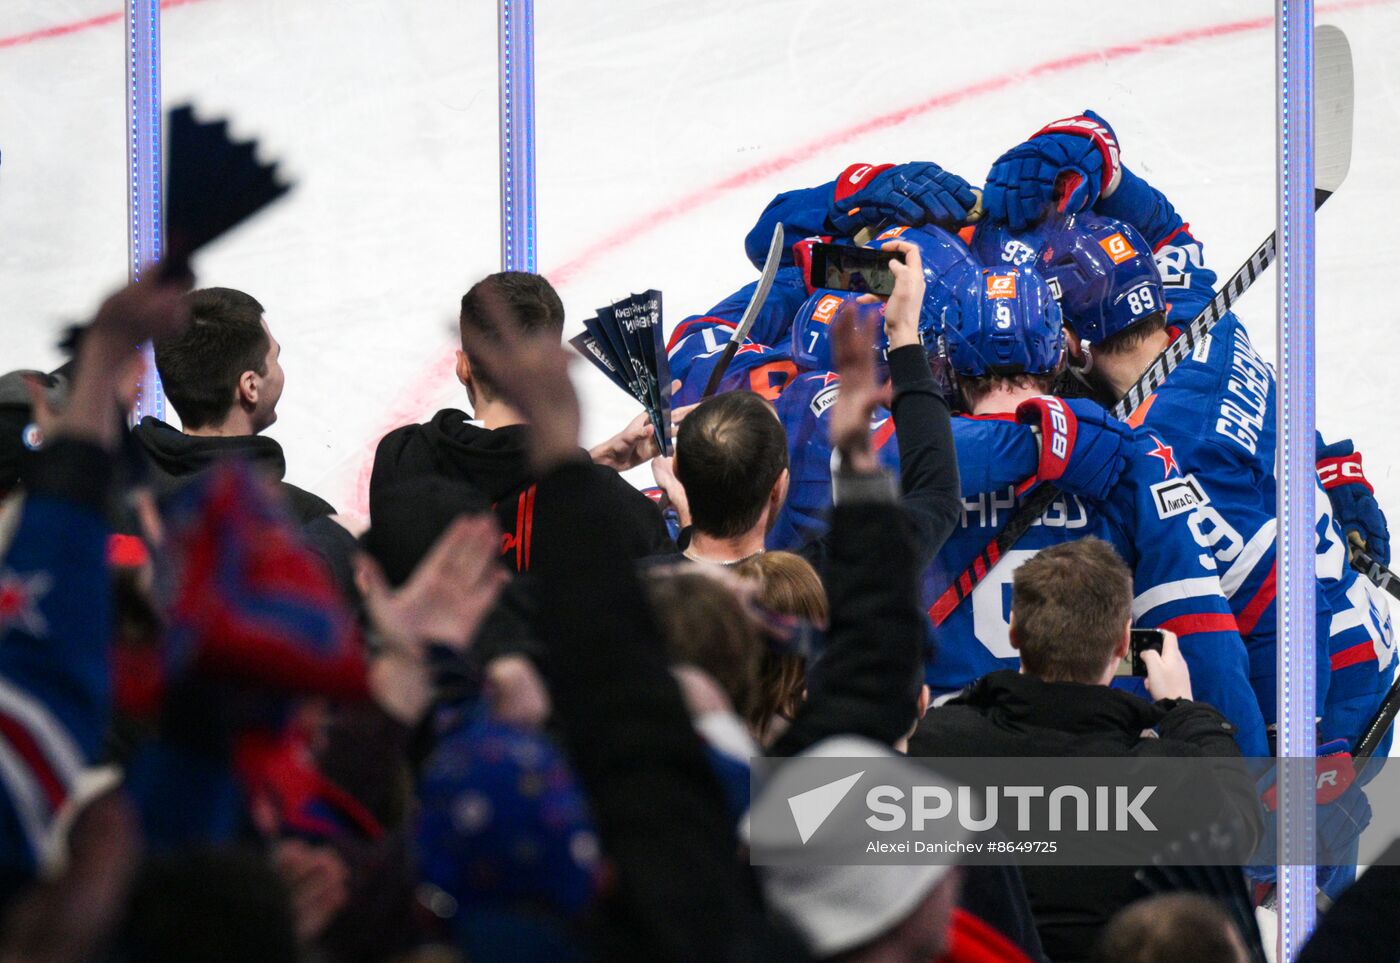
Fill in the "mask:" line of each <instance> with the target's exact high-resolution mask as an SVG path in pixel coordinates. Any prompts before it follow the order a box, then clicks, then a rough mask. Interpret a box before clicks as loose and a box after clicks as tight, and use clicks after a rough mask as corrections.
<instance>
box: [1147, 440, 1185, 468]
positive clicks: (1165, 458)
mask: <svg viewBox="0 0 1400 963" xmlns="http://www.w3.org/2000/svg"><path fill="white" fill-rule="evenodd" d="M1152 440H1153V441H1155V442H1156V443H1157V447H1156V448H1154V449H1152V450H1151V451H1149V452H1148V454H1149V455H1151V456H1152V457H1153V458H1160V459H1162V477H1163V478H1170V477H1172V472H1174V471H1176V470H1177V468H1178V467H1179V466H1178V465H1177V463H1176V453H1175V452H1173V451H1172V446H1171V445H1167V444H1164V443H1163V442H1162V439H1160V438H1158V437H1157V436H1156V435H1153V436H1152Z"/></svg>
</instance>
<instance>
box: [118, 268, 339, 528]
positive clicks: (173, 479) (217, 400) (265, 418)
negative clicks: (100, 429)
mask: <svg viewBox="0 0 1400 963" xmlns="http://www.w3.org/2000/svg"><path fill="white" fill-rule="evenodd" d="M187 303H188V305H189V311H190V325H189V327H188V328H186V329H185V330H184V331H183V332H182V333H181V334H179V335H178V336H176V337H173V338H165V339H162V340H161V341H158V342H157V343H156V350H155V354H156V369H157V370H158V371H159V372H160V380H161V387H162V388H163V389H164V391H165V396H166V398H167V399H168V400H169V401H170V407H172V408H174V409H175V413H176V414H177V415H179V416H180V424H181V430H176V429H175V428H174V427H172V426H171V425H168V424H166V423H165V422H163V421H160V420H159V419H156V418H153V417H151V416H150V415H147V416H146V417H144V418H142V419H141V423H140V424H139V425H137V426H136V427H135V428H134V429H132V433H133V434H134V435H135V437H136V440H137V441H139V442H140V443H141V447H142V448H143V449H144V450H145V452H146V454H147V456H149V458H150V462H151V465H152V467H153V469H154V471H155V473H156V475H157V476H158V478H159V479H160V481H161V483H162V484H161V487H162V488H163V489H165V490H169V489H170V488H173V487H175V485H177V484H178V483H179V482H181V481H184V480H187V479H189V478H190V477H192V476H193V475H196V474H198V473H200V472H203V471H205V470H206V469H208V468H209V467H210V466H212V465H213V464H214V463H215V462H216V461H218V460H220V459H222V458H227V457H230V456H236V457H240V458H243V459H245V460H247V461H249V462H250V463H252V464H254V465H256V466H257V467H258V468H259V469H261V470H262V471H264V472H266V473H267V474H268V475H270V476H271V477H273V478H274V479H276V480H277V481H278V482H280V484H279V485H278V487H279V489H281V491H282V494H283V495H284V496H285V497H286V500H287V505H288V507H290V508H291V510H292V515H293V517H295V518H296V519H297V520H298V521H299V522H302V523H303V524H305V523H307V522H310V521H312V520H313V519H316V518H322V517H325V516H327V515H334V514H335V509H334V508H332V507H331V505H330V504H329V503H328V502H326V501H325V500H324V499H322V498H320V497H318V496H316V495H313V494H312V493H311V492H308V491H305V490H304V489H301V488H298V487H297V486H295V485H292V484H290V483H288V482H286V481H284V480H283V478H282V476H283V475H285V474H286V471H287V461H286V457H285V456H284V455H283V454H282V446H281V445H279V444H278V443H277V442H276V440H274V439H272V438H267V437H264V436H263V434H262V433H263V432H264V431H266V430H267V429H268V428H269V427H271V426H272V424H273V423H274V422H275V421H276V420H277V403H278V401H279V400H281V398H282V386H283V383H284V382H285V380H286V374H285V372H284V371H283V370H282V364H281V361H280V360H279V358H280V356H281V353H282V346H281V345H280V344H278V343H277V339H275V338H274V337H273V336H272V331H271V329H270V328H269V327H268V325H267V318H266V317H265V316H264V313H263V306H262V305H261V304H259V303H258V302H257V301H256V300H254V299H253V298H252V297H251V296H249V295H247V294H244V293H243V292H242V291H235V290H233V289H232V288H205V289H204V290H202V291H194V292H192V293H191V294H189V295H188V296H187Z"/></svg>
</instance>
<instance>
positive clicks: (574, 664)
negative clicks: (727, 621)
mask: <svg viewBox="0 0 1400 963" xmlns="http://www.w3.org/2000/svg"><path fill="white" fill-rule="evenodd" d="M611 484H612V483H611V482H610V481H608V480H607V479H606V478H605V477H604V476H603V475H600V474H599V473H598V471H597V470H596V469H595V466H593V465H592V464H591V463H588V462H583V461H580V462H578V463H571V464H568V465H564V466H562V467H560V468H558V469H557V470H555V471H554V472H552V473H551V474H550V475H549V476H548V477H546V478H544V479H542V480H541V481H540V483H539V488H540V501H541V502H544V501H545V499H547V498H548V499H551V500H557V501H558V502H559V503H560V504H561V505H562V506H564V507H565V508H569V507H572V509H573V511H574V513H575V515H576V517H577V519H578V521H577V523H576V524H574V525H570V526H568V527H566V528H564V529H563V530H561V531H560V533H559V539H558V545H557V546H556V547H557V549H558V550H557V551H552V552H550V553H549V554H548V555H542V556H541V557H540V564H539V567H538V577H539V579H540V588H541V591H542V593H543V596H544V597H546V598H548V599H549V600H550V604H549V605H547V606H544V607H543V609H542V610H541V612H540V629H541V638H542V641H543V643H544V646H545V649H546V655H547V659H548V662H549V666H550V671H549V672H548V673H547V676H546V678H547V682H548V684H549V688H550V696H551V698H552V700H553V703H554V713H555V717H556V719H557V720H558V722H559V723H560V724H561V726H562V729H563V734H564V741H565V745H566V746H567V748H568V751H569V758H570V762H571V763H572V765H573V768H574V772H575V774H576V775H577V777H578V780H579V784H580V785H581V786H582V787H583V790H584V792H585V793H586V794H587V795H588V802H589V808H590V809H591V811H592V814H593V821H594V823H595V825H596V826H597V828H598V836H599V841H600V843H601V845H602V850H603V853H604V854H605V855H606V856H607V857H608V859H609V861H610V863H611V865H612V867H613V870H614V872H615V879H616V884H615V886H613V887H612V889H611V896H610V898H609V899H608V900H607V901H606V902H607V907H606V911H605V913H604V916H605V921H604V922H603V924H602V925H601V926H600V927H599V930H600V932H599V938H600V943H601V945H600V946H597V947H595V953H594V956H595V957H596V958H598V959H638V960H641V959H645V960H658V961H659V960H696V961H700V960H704V961H707V963H722V961H727V960H732V961H739V960H765V961H781V960H800V959H804V958H806V953H805V950H804V949H803V947H802V946H801V944H800V942H799V941H798V940H797V938H796V937H795V935H793V934H792V933H791V932H790V931H787V930H785V929H782V928H780V927H776V926H775V925H774V924H773V923H772V922H770V921H769V920H768V919H767V918H766V916H765V914H764V912H763V904H762V901H761V898H760V897H759V895H758V893H757V890H756V887H755V886H754V885H753V883H752V880H751V878H750V877H749V875H748V874H747V873H746V871H745V868H744V867H743V865H742V864H741V863H740V861H739V859H738V858H737V856H736V853H737V847H738V842H737V839H736V838H735V834H734V825H733V820H732V819H731V818H730V815H729V811H728V808H727V805H726V802H725V796H724V791H723V789H722V788H721V786H720V783H719V780H718V779H717V778H716V777H715V774H714V770H713V769H712V768H711V766H710V763H709V760H708V759H707V757H706V754H705V748H704V745H703V744H702V743H701V741H700V737H699V736H697V735H696V733H695V729H694V728H693V727H692V725H691V722H690V716H689V714H688V713H687V711H686V707H685V703H684V701H683V700H682V698H681V693H680V690H679V688H678V687H677V685H676V682H675V680H674V679H673V678H672V676H671V672H670V666H669V664H668V661H667V658H666V652H665V647H664V646H663V645H662V642H661V633H660V629H659V628H658V627H657V623H656V619H655V618H654V617H653V615H652V613H651V610H650V608H649V607H648V605H647V602H646V593H645V592H644V591H643V589H642V584H641V581H640V580H639V578H638V576H637V572H636V567H635V565H634V564H633V563H632V562H631V561H629V560H628V559H627V557H626V551H627V547H626V543H625V542H624V541H623V538H622V534H621V532H620V530H619V527H618V526H617V525H616V524H614V520H613V519H611V518H609V517H608V516H606V515H604V514H602V513H601V512H595V511H580V506H593V505H596V504H598V502H599V500H600V499H606V498H608V497H609V488H610V487H611Z"/></svg>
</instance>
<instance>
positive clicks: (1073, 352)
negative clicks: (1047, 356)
mask: <svg viewBox="0 0 1400 963" xmlns="http://www.w3.org/2000/svg"><path fill="white" fill-rule="evenodd" d="M1065 345H1066V346H1067V347H1068V348H1069V356H1070V357H1071V358H1073V359H1074V360H1075V361H1076V362H1079V363H1082V362H1083V361H1084V342H1083V341H1081V340H1080V339H1079V335H1077V334H1075V333H1074V332H1073V331H1072V330H1070V329H1069V328H1068V327H1066V328H1065Z"/></svg>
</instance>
